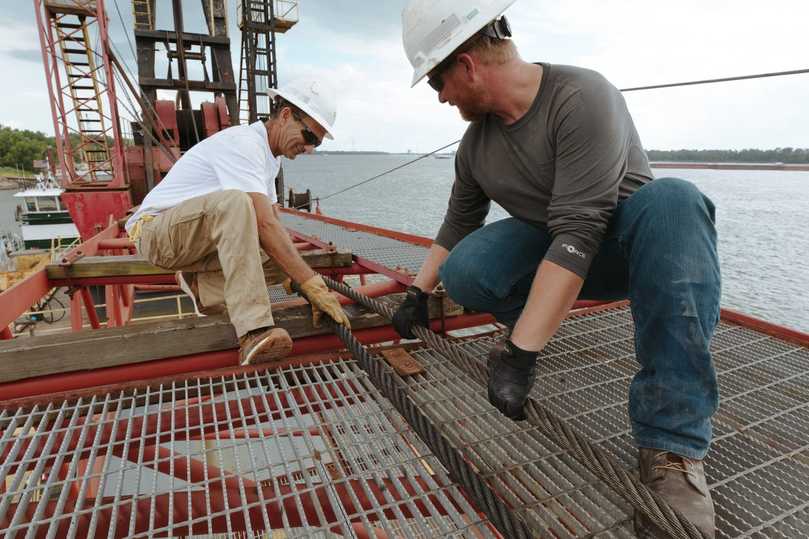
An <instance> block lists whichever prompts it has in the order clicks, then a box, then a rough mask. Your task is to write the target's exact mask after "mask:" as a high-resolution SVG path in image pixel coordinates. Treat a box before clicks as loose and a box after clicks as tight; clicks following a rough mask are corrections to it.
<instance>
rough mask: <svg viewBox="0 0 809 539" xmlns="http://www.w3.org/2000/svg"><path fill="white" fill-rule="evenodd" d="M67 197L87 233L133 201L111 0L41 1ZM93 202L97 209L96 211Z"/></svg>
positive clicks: (44, 47) (45, 58)
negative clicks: (107, 3) (113, 57)
mask: <svg viewBox="0 0 809 539" xmlns="http://www.w3.org/2000/svg"><path fill="white" fill-rule="evenodd" d="M34 9H35V11H36V20H37V29H38V32H39V41H40V46H41V49H42V62H43V65H44V67H45V80H46V84H47V88H48V95H49V97H50V106H51V113H52V116H53V123H54V131H55V133H56V152H57V156H58V159H59V167H58V168H59V177H60V183H61V184H62V186H63V187H65V189H66V192H65V193H64V195H63V197H62V200H63V203H64V205H65V206H66V207H67V208H68V209H69V210H70V214H71V216H72V217H73V222H74V223H75V224H76V227H77V228H78V229H79V232H80V233H81V235H82V237H85V238H90V237H92V236H93V235H95V234H96V233H97V232H98V226H99V224H100V222H99V219H98V215H105V216H106V215H114V216H115V217H116V218H117V217H121V216H123V215H124V213H125V212H126V210H127V209H128V208H129V207H130V206H131V205H132V201H131V199H130V196H129V191H128V180H127V174H126V166H125V163H124V147H123V141H122V138H121V126H120V119H119V115H118V102H117V95H116V87H115V77H114V76H113V71H112V69H113V68H112V62H111V61H110V56H109V35H108V31H107V18H106V11H105V9H104V1H103V0H35V1H34ZM88 208H93V209H94V210H97V213H96V212H95V211H88Z"/></svg>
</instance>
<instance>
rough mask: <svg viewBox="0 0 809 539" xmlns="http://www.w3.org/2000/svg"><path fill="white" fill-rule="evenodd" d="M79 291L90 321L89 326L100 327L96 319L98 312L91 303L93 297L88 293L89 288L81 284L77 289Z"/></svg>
mask: <svg viewBox="0 0 809 539" xmlns="http://www.w3.org/2000/svg"><path fill="white" fill-rule="evenodd" d="M79 291H80V293H81V299H82V300H83V302H84V309H85V310H86V311H87V319H88V320H89V321H90V326H91V327H92V328H93V329H98V328H100V327H101V323H100V322H99V321H98V313H97V312H96V308H95V305H94V304H93V297H92V295H90V290H89V289H88V288H87V287H85V286H82V287H81V288H80V289H79ZM72 314H73V313H71V316H72Z"/></svg>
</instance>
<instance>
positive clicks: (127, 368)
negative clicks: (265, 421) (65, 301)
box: [0, 314, 494, 402]
mask: <svg viewBox="0 0 809 539" xmlns="http://www.w3.org/2000/svg"><path fill="white" fill-rule="evenodd" d="M491 323H494V318H493V317H492V316H491V315H488V314H471V315H461V316H454V317H449V318H447V319H446V329H447V330H448V331H450V330H454V329H462V328H467V327H474V326H479V325H482V324H491ZM431 327H432V328H433V329H434V330H435V331H440V330H441V321H440V320H434V321H433V322H432V323H431ZM354 336H355V337H357V338H358V339H359V340H360V342H362V343H365V344H373V343H378V342H384V341H393V340H398V339H400V338H401V337H400V336H399V334H398V333H396V331H395V330H394V329H393V328H392V327H391V326H384V327H381V328H371V329H362V330H358V331H355V332H354ZM342 348H343V344H342V341H340V340H339V339H338V338H337V337H335V336H333V335H317V336H314V337H306V338H303V339H297V340H296V341H295V342H294V343H293V348H292V354H291V357H290V358H287V360H286V363H281V365H286V364H294V363H298V362H296V358H295V356H299V355H304V354H311V353H315V352H324V351H334V350H341V349H342ZM317 361H323V358H322V357H320V358H319V359H318V358H317V357H314V358H304V359H303V360H302V361H301V362H300V364H307V363H313V362H317ZM238 363H239V361H238V350H226V351H222V352H207V353H203V354H195V355H190V356H179V357H172V358H166V359H159V360H156V361H147V362H144V363H137V364H134V365H122V366H117V367H108V368H105V369H93V370H89V371H78V372H68V373H59V374H51V375H46V376H37V377H35V378H29V379H26V380H17V381H14V382H6V383H3V384H0V402H2V401H9V400H12V399H21V398H25V397H32V396H34V395H52V394H54V393H62V392H69V391H75V390H79V389H84V388H90V387H95V386H104V385H112V384H124V383H131V382H133V381H136V380H153V379H155V378H163V377H172V376H182V375H186V374H189V373H196V372H197V371H209V370H214V369H222V368H231V369H234V368H236V365H238Z"/></svg>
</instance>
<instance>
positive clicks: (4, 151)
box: [0, 125, 55, 176]
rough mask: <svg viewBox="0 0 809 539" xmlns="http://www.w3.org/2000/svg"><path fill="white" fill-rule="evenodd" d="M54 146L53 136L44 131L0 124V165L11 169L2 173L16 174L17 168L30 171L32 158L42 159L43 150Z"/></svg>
mask: <svg viewBox="0 0 809 539" xmlns="http://www.w3.org/2000/svg"><path fill="white" fill-rule="evenodd" d="M54 146H55V142H54V138H53V137H49V136H47V135H45V133H42V132H39V131H29V130H27V129H25V130H22V129H14V128H11V127H6V126H4V125H0V167H8V168H9V169H11V170H10V171H8V172H6V171H5V170H4V171H3V175H6V174H10V175H13V176H16V175H17V174H18V172H17V168H20V169H22V170H27V171H32V170H33V168H34V167H33V162H34V159H42V158H43V157H44V155H45V150H47V149H48V148H53V147H54Z"/></svg>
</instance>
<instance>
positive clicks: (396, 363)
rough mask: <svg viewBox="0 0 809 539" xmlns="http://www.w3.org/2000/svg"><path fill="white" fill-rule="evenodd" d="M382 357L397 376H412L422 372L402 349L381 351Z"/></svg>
mask: <svg viewBox="0 0 809 539" xmlns="http://www.w3.org/2000/svg"><path fill="white" fill-rule="evenodd" d="M382 356H383V357H384V358H385V360H386V361H387V362H388V364H389V365H390V366H391V367H393V369H394V370H395V371H396V373H397V374H398V375H399V376H412V375H414V374H421V373H423V372H424V367H423V366H422V365H421V363H419V362H418V361H416V359H415V358H414V357H413V356H411V355H410V354H409V353H408V352H407V350H405V349H404V348H392V349H390V350H382Z"/></svg>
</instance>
